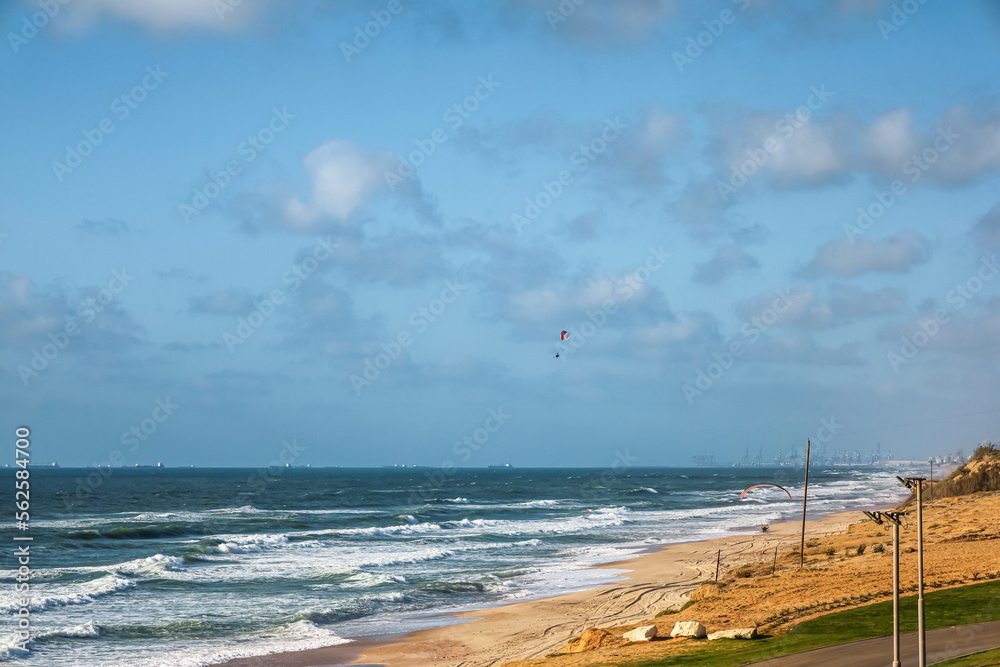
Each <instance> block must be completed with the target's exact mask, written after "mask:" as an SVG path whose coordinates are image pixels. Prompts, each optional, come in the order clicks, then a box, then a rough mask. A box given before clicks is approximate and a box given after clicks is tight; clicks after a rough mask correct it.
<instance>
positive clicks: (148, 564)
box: [94, 554, 185, 574]
mask: <svg viewBox="0 0 1000 667" xmlns="http://www.w3.org/2000/svg"><path fill="white" fill-rule="evenodd" d="M94 569H108V570H113V571H115V572H128V573H130V574H156V573H159V572H177V571H180V570H184V569H185V566H184V559H182V558H178V557H177V556H164V555H163V554H156V555H153V556H149V557H147V558H137V559H136V560H130V561H126V562H124V563H119V564H118V565H111V566H108V567H107V568H94Z"/></svg>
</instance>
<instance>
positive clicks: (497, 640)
mask: <svg viewBox="0 0 1000 667" xmlns="http://www.w3.org/2000/svg"><path fill="white" fill-rule="evenodd" d="M997 516H1000V493H993V494H985V495H979V496H976V497H964V498H957V499H945V500H939V501H934V502H933V503H930V504H928V505H926V506H925V508H924V542H925V584H926V586H927V588H928V589H929V590H934V589H936V588H942V587H949V586H955V585H960V584H964V583H972V582H973V581H975V580H976V577H978V578H979V579H982V578H985V577H986V576H987V575H988V574H996V575H997V576H1000V556H998V555H997V554H1000V528H998V527H997V523H996V521H995V517H997ZM863 519H864V517H863V516H862V515H861V513H860V512H847V513H843V514H838V515H833V516H829V517H825V518H822V519H817V520H813V521H809V522H808V523H807V526H806V540H807V543H808V545H809V546H807V548H806V556H805V560H806V565H807V567H806V568H805V569H803V570H798V565H799V554H798V548H799V543H800V530H801V522H795V521H793V522H788V523H783V524H775V525H772V526H771V527H770V529H769V530H768V532H766V533H761V532H759V531H754V532H747V533H738V534H733V535H730V536H728V537H724V538H717V539H712V540H705V541H702V542H693V543H686V544H672V545H667V546H664V547H662V548H661V549H659V550H658V551H656V552H654V553H650V554H646V555H642V556H639V557H636V558H633V559H629V560H625V561H620V562H616V563H608V564H606V565H603V566H601V567H603V568H612V569H617V570H628V572H627V573H626V575H625V576H624V577H622V578H620V579H619V580H618V581H615V582H614V583H611V584H609V585H606V586H603V587H600V588H595V589H591V590H587V591H581V592H578V593H571V594H568V595H561V596H558V597H552V598H545V599H538V600H530V601H526V602H520V603H517V604H511V605H507V606H502V607H497V608H492V609H486V610H481V611H474V612H469V613H465V614H461V615H460V616H458V618H466V619H478V620H470V622H468V623H463V624H459V625H449V626H444V627H438V628H432V629H428V630H422V631H419V632H415V633H412V634H410V635H408V636H406V637H403V638H396V639H392V640H388V641H387V640H385V639H382V640H379V639H373V640H365V641H363V642H360V643H359V642H352V643H350V644H345V645H343V646H338V647H331V648H329V649H317V650H315V651H300V652H295V653H286V654H279V655H277V656H262V657H261V658H259V659H249V660H237V661H231V662H229V663H226V664H227V665H229V666H230V667H237V666H239V667H249V666H250V665H287V666H289V667H293V666H294V667H299V666H302V667H305V666H308V665H331V664H338V663H340V662H341V661H348V660H353V661H354V662H352V663H351V664H387V665H391V666H392V667H406V666H412V665H440V666H442V667H444V666H453V667H472V666H480V665H482V666H485V665H502V664H507V663H512V666H511V667H514V666H515V665H516V666H517V667H527V665H533V666H534V665H545V666H546V667H564V666H574V667H575V666H579V665H590V664H598V663H601V662H604V663H608V662H615V661H617V660H624V659H639V658H646V659H650V658H655V657H658V656H661V655H667V654H676V653H680V652H685V651H689V650H692V649H694V648H696V645H695V644H693V643H692V642H688V641H687V640H682V639H677V640H667V641H654V642H648V643H642V644H632V645H628V646H624V647H620V646H607V647H604V648H597V649H595V650H589V651H585V652H579V653H568V654H561V655H558V656H554V657H548V658H546V657H545V656H549V655H550V654H553V653H556V652H560V651H562V649H563V648H564V647H566V644H567V642H569V641H570V640H571V639H572V638H574V637H578V636H579V635H580V634H581V633H583V631H584V630H586V629H587V628H591V627H597V628H606V629H608V630H609V633H610V635H611V637H610V638H609V640H610V641H611V643H613V644H618V643H620V638H621V635H622V634H623V633H624V632H625V631H627V630H628V629H631V628H633V627H636V626H638V625H646V624H650V623H654V622H655V624H656V625H657V627H658V631H659V634H660V636H664V635H666V636H669V633H670V630H671V629H672V628H673V625H674V623H675V622H676V621H686V620H697V621H700V622H701V623H702V624H704V625H705V626H706V627H707V628H708V631H709V632H714V631H716V630H722V629H729V628H740V627H751V626H758V627H762V628H764V627H766V628H767V629H768V632H770V633H772V634H775V633H777V634H780V633H782V632H784V631H786V630H787V628H788V627H789V626H790V625H791V624H792V623H794V622H798V621H800V620H803V619H805V618H809V617H812V616H816V615H819V614H822V613H826V612H828V611H830V610H833V609H839V608H843V607H845V606H856V605H860V604H867V603H869V602H875V601H879V600H883V599H889V598H891V585H890V580H891V571H892V555H891V551H892V537H891V533H890V532H889V531H888V530H886V529H884V528H882V527H879V526H876V525H875V524H873V523H871V522H866V521H863ZM915 523H916V517H915V514H914V515H913V516H911V517H910V518H909V524H910V525H909V527H908V528H906V529H903V530H901V533H900V537H901V545H902V548H901V551H902V556H901V586H902V588H903V590H904V592H909V591H913V590H915V589H916V553H915V547H916V528H915ZM862 543H863V544H866V546H867V549H866V551H865V553H864V554H863V555H860V556H858V555H854V553H855V551H856V549H857V546H858V545H859V544H862ZM880 543H881V544H884V545H885V547H886V548H885V550H884V551H883V552H882V553H876V552H875V551H874V549H873V547H874V545H875V544H880ZM775 547H777V548H778V555H777V570H776V574H775V575H774V576H772V575H771V567H772V564H773V562H774V553H775ZM830 549H832V550H833V552H834V553H833V555H827V551H828V550H830ZM719 550H721V552H722V567H721V572H720V577H719V578H720V580H722V581H724V582H727V583H726V585H725V586H722V587H719V586H716V585H714V584H706V582H710V581H712V580H713V579H714V578H715V568H716V555H717V554H718V552H719ZM741 568H744V569H742V570H741ZM734 574H748V575H752V576H735V577H734ZM689 597H690V598H691V599H697V600H698V602H696V603H695V604H693V605H691V606H689V607H688V608H687V609H685V610H684V611H683V612H680V613H674V614H669V615H665V616H661V617H659V618H656V619H655V621H654V620H653V618H654V616H656V614H657V613H658V612H661V611H664V610H675V609H679V608H680V607H681V606H683V604H684V603H685V602H687V601H688V599H689ZM862 598H863V599H862ZM782 611H787V612H788V613H786V614H784V615H781V612H782Z"/></svg>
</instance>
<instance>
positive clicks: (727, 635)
mask: <svg viewBox="0 0 1000 667" xmlns="http://www.w3.org/2000/svg"><path fill="white" fill-rule="evenodd" d="M708 638H709V639H757V628H734V629H732V630H719V631H718V632H713V633H711V634H710V635H708Z"/></svg>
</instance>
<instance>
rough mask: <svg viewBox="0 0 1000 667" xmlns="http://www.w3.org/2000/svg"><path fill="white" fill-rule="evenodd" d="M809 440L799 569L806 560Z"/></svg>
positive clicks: (803, 493) (807, 441)
mask: <svg viewBox="0 0 1000 667" xmlns="http://www.w3.org/2000/svg"><path fill="white" fill-rule="evenodd" d="M810 444H811V443H810V442H809V440H806V483H805V486H804V487H803V488H802V543H801V544H800V545H799V569H800V570H801V569H802V566H803V564H804V563H805V560H806V498H807V497H808V495H809V447H810Z"/></svg>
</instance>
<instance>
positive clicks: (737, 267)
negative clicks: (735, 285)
mask: <svg viewBox="0 0 1000 667" xmlns="http://www.w3.org/2000/svg"><path fill="white" fill-rule="evenodd" d="M759 267H760V263H759V262H758V261H757V260H756V259H754V258H753V256H751V255H750V254H749V253H748V252H746V251H745V250H743V249H742V248H740V247H738V246H735V245H726V246H723V247H721V248H719V249H718V250H717V251H716V253H715V256H713V257H712V259H710V260H708V261H707V262H704V263H703V264H699V265H698V266H697V267H696V269H695V272H694V280H695V282H698V283H705V284H707V285H718V284H719V283H721V282H722V281H723V280H725V279H726V278H728V277H729V276H730V275H732V274H734V273H739V272H741V271H749V270H751V269H756V268H759Z"/></svg>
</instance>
